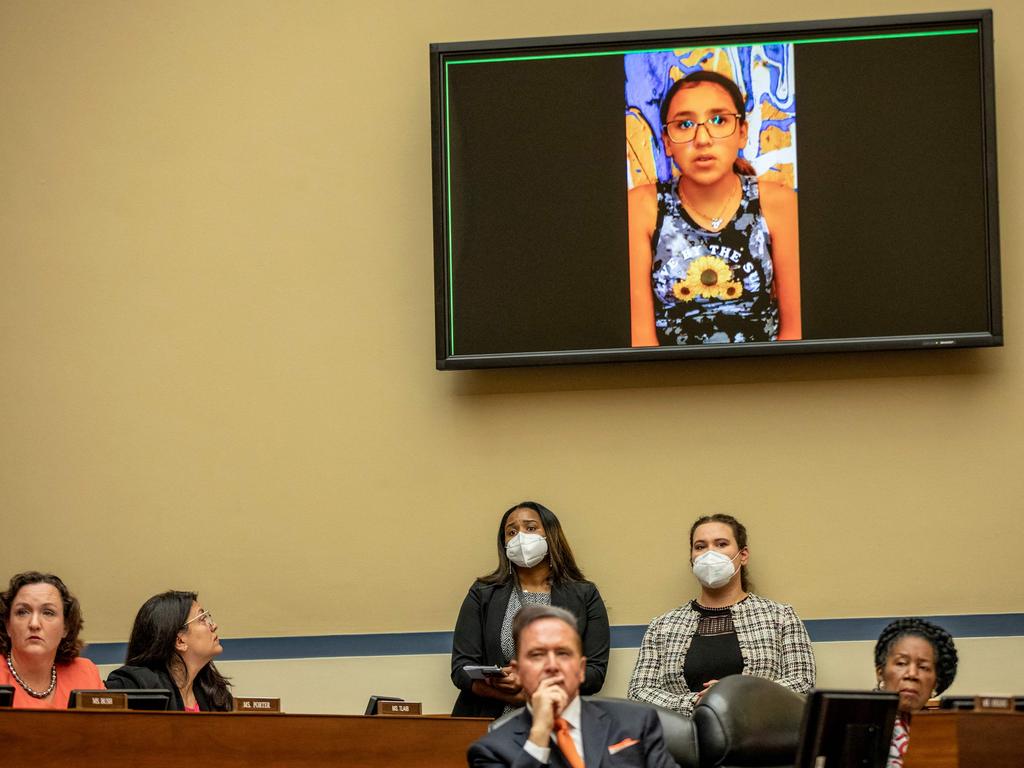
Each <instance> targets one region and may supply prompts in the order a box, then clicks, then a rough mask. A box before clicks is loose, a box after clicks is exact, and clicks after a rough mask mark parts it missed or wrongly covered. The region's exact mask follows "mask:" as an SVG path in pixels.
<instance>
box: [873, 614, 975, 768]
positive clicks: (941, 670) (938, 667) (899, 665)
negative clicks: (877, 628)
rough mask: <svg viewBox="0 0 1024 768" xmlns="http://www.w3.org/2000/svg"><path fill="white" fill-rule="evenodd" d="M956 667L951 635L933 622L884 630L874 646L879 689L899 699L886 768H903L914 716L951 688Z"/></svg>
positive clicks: (899, 623) (895, 624)
mask: <svg viewBox="0 0 1024 768" xmlns="http://www.w3.org/2000/svg"><path fill="white" fill-rule="evenodd" d="M956 665H957V654H956V645H954V644H953V638H952V636H951V635H950V634H949V632H947V631H946V630H944V629H943V628H942V627H940V626H937V625H935V624H932V623H931V622H930V621H925V620H924V619H897V620H896V621H893V622H891V623H890V624H889V625H888V626H886V628H885V629H883V630H882V634H881V635H879V637H878V642H877V643H875V674H876V675H877V676H878V689H879V690H883V691H894V692H896V693H898V694H899V696H900V702H899V707H898V714H897V716H896V725H895V727H894V728H893V735H892V743H891V744H890V746H889V760H888V762H887V763H886V766H887V768H902V766H903V756H904V755H905V754H906V752H907V746H908V744H909V743H910V718H911V715H913V714H914V713H915V712H918V711H920V710H921V709H922V708H923V707H924V705H925V704H927V703H928V699H930V698H932V697H934V696H938V695H939V694H940V693H942V692H943V691H945V690H946V689H947V688H949V686H950V685H952V683H953V678H954V677H956Z"/></svg>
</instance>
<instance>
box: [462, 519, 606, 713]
mask: <svg viewBox="0 0 1024 768" xmlns="http://www.w3.org/2000/svg"><path fill="white" fill-rule="evenodd" d="M497 543H498V565H497V567H496V568H495V569H494V571H493V572H492V573H489V574H487V575H486V576H481V577H480V578H478V579H477V580H476V582H475V583H474V584H473V586H472V587H470V589H469V593H468V594H467V595H466V599H465V600H463V602H462V609H461V610H460V611H459V618H458V620H457V621H456V623H455V634H454V638H453V640H452V682H453V683H455V687H456V688H458V689H459V698H458V700H457V701H456V702H455V707H454V709H453V710H452V715H455V716H460V717H499V716H500V715H501V714H502V713H503V712H506V711H509V710H511V709H515V708H517V707H521V706H522V705H523V704H525V703H526V699H525V697H524V695H523V692H522V689H521V687H520V685H519V682H518V680H517V679H516V677H515V675H513V674H512V672H511V667H510V666H509V661H511V660H512V659H513V658H515V647H514V643H513V639H512V620H513V619H514V618H515V616H516V614H517V613H518V612H519V609H520V608H522V607H523V605H526V604H540V605H554V606H557V607H559V608H565V609H566V610H568V611H570V612H571V613H572V614H573V615H574V616H576V621H577V622H578V624H579V631H580V636H581V637H582V638H583V655H584V656H585V657H586V659H587V665H586V679H585V680H584V681H583V684H582V685H581V686H580V693H581V694H584V695H591V694H594V693H597V692H598V691H600V690H601V686H602V685H604V676H605V672H606V671H607V669H608V649H609V632H608V611H607V610H606V609H605V606H604V601H603V600H602V599H601V594H600V593H599V592H598V591H597V587H596V586H594V584H592V583H591V582H589V581H587V580H586V579H584V577H583V572H582V571H580V569H579V567H578V566H577V565H576V559H575V558H574V557H573V554H572V549H571V548H570V547H569V542H568V540H567V539H566V538H565V534H564V533H563V532H562V525H561V523H559V522H558V518H557V517H555V514H554V512H552V511H551V510H550V509H548V508H547V507H545V506H544V505H542V504H538V503H537V502H534V501H524V502H522V503H521V504H517V505H516V506H514V507H512V508H511V509H510V510H508V511H507V512H506V513H505V514H504V515H503V516H502V518H501V523H500V524H499V526H498V540H497ZM491 665H494V666H497V667H499V668H500V673H497V674H495V675H493V676H488V677H486V678H484V679H476V678H474V677H471V676H470V674H469V673H468V672H467V671H466V669H465V668H466V667H467V666H491Z"/></svg>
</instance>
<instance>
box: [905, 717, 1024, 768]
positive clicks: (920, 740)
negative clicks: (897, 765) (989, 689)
mask: <svg viewBox="0 0 1024 768" xmlns="http://www.w3.org/2000/svg"><path fill="white" fill-rule="evenodd" d="M1003 766H1005V768H1021V766H1024V713H1021V712H971V711H968V712H921V713H919V714H916V715H914V719H913V720H912V721H911V723H910V748H909V749H908V750H907V757H906V760H905V761H904V768H1003Z"/></svg>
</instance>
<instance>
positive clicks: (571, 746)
mask: <svg viewBox="0 0 1024 768" xmlns="http://www.w3.org/2000/svg"><path fill="white" fill-rule="evenodd" d="M571 727H572V726H570V725H569V721H568V720H566V719H565V718H563V717H559V718H557V719H556V720H555V741H556V742H557V743H558V749H559V750H561V752H562V757H564V758H565V762H567V763H568V764H569V765H571V766H572V768H585V766H584V765H583V758H581V757H580V753H579V752H577V751H576V743H575V742H574V741H573V740H572V735H571V734H570V733H569V728H571Z"/></svg>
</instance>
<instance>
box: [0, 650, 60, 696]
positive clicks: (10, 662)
mask: <svg viewBox="0 0 1024 768" xmlns="http://www.w3.org/2000/svg"><path fill="white" fill-rule="evenodd" d="M7 668H8V669H9V670H11V674H12V675H14V679H15V680H16V681H17V682H18V685H20V686H21V687H22V688H24V689H25V693H27V694H28V695H29V696H31V697H32V698H34V699H45V698H46V697H47V696H49V695H50V694H51V693H53V689H54V688H56V687H57V665H56V664H54V665H53V666H52V667H50V687H49V688H47V689H46V690H45V691H37V690H35V689H34V688H32V687H31V686H30V685H29V684H28V683H26V682H25V681H24V680H22V679H21V675H19V674H18V670H16V669H15V668H14V659H12V658H11V653H10V652H8V653H7Z"/></svg>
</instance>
